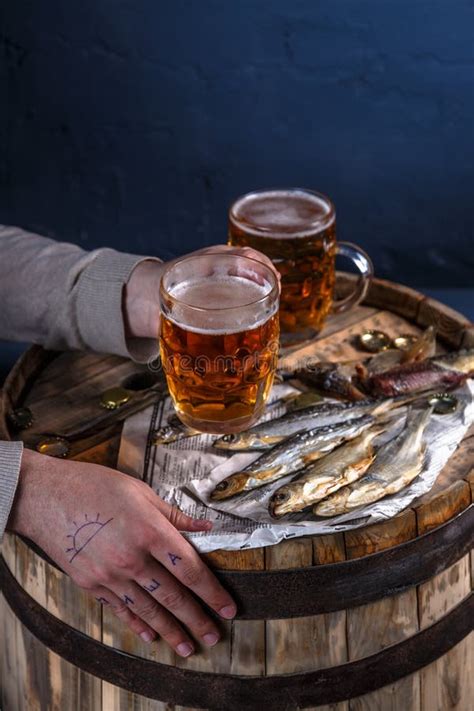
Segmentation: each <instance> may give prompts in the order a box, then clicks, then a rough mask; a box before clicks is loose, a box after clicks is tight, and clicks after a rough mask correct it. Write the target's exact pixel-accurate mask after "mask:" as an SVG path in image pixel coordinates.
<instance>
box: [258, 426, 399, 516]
mask: <svg viewBox="0 0 474 711" xmlns="http://www.w3.org/2000/svg"><path fill="white" fill-rule="evenodd" d="M385 429H386V426H381V425H374V426H373V427H371V428H370V429H368V430H367V431H365V432H364V433H362V434H360V435H359V436H358V437H356V438H355V439H353V440H351V441H349V442H347V443H345V444H341V445H340V446H339V447H337V449H334V450H333V451H332V452H330V454H327V455H326V456H325V457H324V458H323V459H321V460H320V461H318V462H316V464H313V465H310V466H308V467H307V468H306V469H305V470H304V472H303V474H302V475H301V476H299V477H297V478H296V479H294V480H293V481H291V482H290V483H289V484H286V485H284V486H282V487H280V488H279V489H277V490H276V491H275V493H274V494H273V496H272V497H271V499H270V504H269V511H270V514H271V515H272V516H273V517H275V518H279V517H281V516H284V515H285V514H289V513H294V512H296V511H302V510H303V509H305V508H307V507H308V506H311V505H312V504H314V503H315V502H316V501H320V500H321V499H323V498H324V497H326V496H328V495H329V494H332V493H333V492H334V491H337V490H338V489H340V488H341V487H343V486H345V485H346V484H349V483H350V482H352V481H356V480H357V479H360V477H361V476H363V475H364V474H365V472H366V471H367V469H368V468H369V467H370V465H371V464H372V462H373V461H374V457H375V454H374V447H373V441H374V439H375V438H376V437H378V436H379V435H380V434H382V432H384V431H385Z"/></svg>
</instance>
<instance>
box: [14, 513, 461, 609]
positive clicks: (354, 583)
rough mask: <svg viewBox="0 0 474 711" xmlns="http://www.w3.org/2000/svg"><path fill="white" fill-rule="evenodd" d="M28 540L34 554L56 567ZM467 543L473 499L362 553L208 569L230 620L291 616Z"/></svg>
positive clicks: (386, 585)
mask: <svg viewBox="0 0 474 711" xmlns="http://www.w3.org/2000/svg"><path fill="white" fill-rule="evenodd" d="M23 540H25V539H23ZM25 542H26V544H27V545H28V544H30V542H29V541H28V540H25ZM33 545H34V552H35V553H37V554H40V555H42V557H44V558H45V559H46V560H47V562H48V563H50V564H52V565H53V566H54V567H55V568H57V569H58V570H61V568H59V566H58V565H57V564H56V563H54V561H52V560H51V559H50V558H48V557H47V556H46V554H44V553H43V551H41V550H40V549H39V548H38V547H37V546H36V545H35V544H33ZM473 546H474V504H470V505H469V506H468V507H467V508H465V509H464V510H463V511H461V512H460V513H458V514H457V515H456V516H455V517H454V518H452V519H450V520H449V521H446V522H445V523H443V524H441V526H437V527H436V528H433V529H431V530H430V531H428V532H426V533H423V534H421V535H420V536H418V537H417V538H412V539H410V540H408V541H405V542H404V543H400V544H399V545H397V546H392V547H390V548H386V549H385V550H383V551H379V552H377V553H371V554H370V555H367V556H364V557H362V558H353V559H351V560H345V561H340V562H337V563H327V564H324V565H313V566H308V567H304V568H303V567H299V568H282V569H278V570H255V571H248V570H246V571H234V570H229V571H226V570H215V571H214V572H215V574H216V576H217V577H218V578H219V580H220V581H221V582H222V584H223V585H224V586H225V587H226V588H227V589H228V590H229V592H230V593H231V595H232V596H233V598H234V599H235V600H236V602H237V610H238V613H237V617H236V618H235V619H236V620H275V619H276V620H278V619H293V618H296V617H308V616H311V615H319V614H325V613H331V612H338V611H340V610H347V609H351V608H353V607H357V606H359V605H365V604H367V603H370V602H375V601H377V600H381V599H383V598H385V597H391V596H393V595H397V594H399V593H402V592H404V591H405V590H408V589H410V588H413V587H415V586H417V585H420V584H422V583H424V582H426V581H427V580H429V579H430V578H432V577H433V576H434V575H438V574H439V573H442V572H443V571H444V570H446V569H447V568H449V567H450V566H451V565H453V564H454V563H456V562H457V561H458V560H459V559H460V558H462V557H463V556H464V555H466V553H468V552H469V551H470V550H471V549H472V548H473ZM61 572H63V571H61ZM269 590H271V591H272V594H271V595H269V594H268V591H269Z"/></svg>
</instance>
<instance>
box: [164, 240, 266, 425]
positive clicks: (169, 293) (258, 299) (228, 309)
mask: <svg viewBox="0 0 474 711" xmlns="http://www.w3.org/2000/svg"><path fill="white" fill-rule="evenodd" d="M278 291H279V289H278V279H277V277H276V275H275V274H274V272H273V271H272V270H271V268H270V267H268V266H266V265H265V264H262V262H259V261H257V260H255V259H252V258H250V257H245V256H240V255H237V254H225V253H223V252H215V253H212V252H208V253H206V254H197V255H192V256H190V257H186V258H183V259H181V260H179V261H177V262H175V263H174V264H171V265H170V266H169V267H168V268H167V269H166V271H165V272H164V274H163V277H162V280H161V286H160V301H161V325H160V353H161V361H162V365H163V369H164V371H165V374H166V380H167V382H168V388H169V391H170V394H171V397H172V399H173V403H174V406H175V409H176V413H177V415H178V417H179V418H180V419H181V420H182V422H184V423H185V424H186V425H188V426H189V427H192V428H194V429H196V430H199V431H201V432H215V433H225V434H226V433H230V432H238V431H240V430H243V429H246V428H247V427H250V426H251V425H252V424H254V422H256V420H258V418H259V417H260V416H261V415H262V412H263V408H264V405H265V402H266V400H267V397H268V394H269V392H270V388H271V386H272V382H273V377H274V374H275V369H276V364H277V359H278V339H279V325H278V301H279V294H278Z"/></svg>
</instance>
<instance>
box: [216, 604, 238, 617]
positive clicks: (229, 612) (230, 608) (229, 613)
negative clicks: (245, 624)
mask: <svg viewBox="0 0 474 711" xmlns="http://www.w3.org/2000/svg"><path fill="white" fill-rule="evenodd" d="M236 612H237V608H236V606H235V605H225V607H221V609H220V610H219V615H220V616H221V617H225V619H226V620H231V619H232V618H233V617H235V614H236Z"/></svg>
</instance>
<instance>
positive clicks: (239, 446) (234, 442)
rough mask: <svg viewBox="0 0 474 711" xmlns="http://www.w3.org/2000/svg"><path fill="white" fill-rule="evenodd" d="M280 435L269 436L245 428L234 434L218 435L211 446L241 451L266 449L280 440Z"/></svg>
mask: <svg viewBox="0 0 474 711" xmlns="http://www.w3.org/2000/svg"><path fill="white" fill-rule="evenodd" d="M281 440H282V437H281V436H276V437H273V438H272V437H271V436H269V435H264V434H263V433H262V434H260V433H259V432H257V431H256V432H252V431H251V430H247V431H246V432H237V433H236V434H226V435H224V436H223V437H219V439H216V440H215V442H214V443H213V447H215V448H216V449H222V450H225V451H232V450H235V451H241V450H243V449H257V450H258V449H268V448H269V447H270V446H271V445H272V444H278V442H281Z"/></svg>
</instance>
